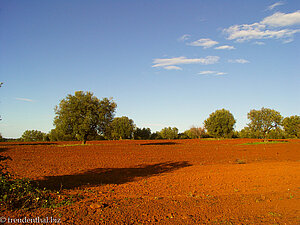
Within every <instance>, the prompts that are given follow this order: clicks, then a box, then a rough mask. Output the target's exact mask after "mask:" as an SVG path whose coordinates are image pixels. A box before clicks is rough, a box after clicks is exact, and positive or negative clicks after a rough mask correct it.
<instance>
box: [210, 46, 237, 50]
mask: <svg viewBox="0 0 300 225" xmlns="http://www.w3.org/2000/svg"><path fill="white" fill-rule="evenodd" d="M215 49H217V50H223V49H224V50H232V49H235V47H233V46H230V45H222V46H218V47H215Z"/></svg>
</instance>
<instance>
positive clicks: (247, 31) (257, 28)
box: [223, 11, 300, 42]
mask: <svg viewBox="0 0 300 225" xmlns="http://www.w3.org/2000/svg"><path fill="white" fill-rule="evenodd" d="M296 24H300V11H297V12H294V13H289V14H284V13H274V14H273V15H272V16H269V17H266V18H265V19H263V20H262V21H261V22H258V23H253V24H242V25H233V26H230V27H229V28H226V29H224V30H223V32H224V33H225V34H227V35H228V37H227V39H228V40H236V41H238V42H244V41H248V40H252V39H271V38H275V39H282V40H283V41H286V39H288V40H293V36H294V34H296V33H298V32H300V29H275V27H282V26H292V25H296Z"/></svg>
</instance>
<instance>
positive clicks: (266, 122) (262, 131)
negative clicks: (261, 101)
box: [248, 107, 282, 139]
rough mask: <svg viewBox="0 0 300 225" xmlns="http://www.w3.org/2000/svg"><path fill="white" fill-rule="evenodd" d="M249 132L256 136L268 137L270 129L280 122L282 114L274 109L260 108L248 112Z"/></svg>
mask: <svg viewBox="0 0 300 225" xmlns="http://www.w3.org/2000/svg"><path fill="white" fill-rule="evenodd" d="M248 119H249V120H250V123H249V124H248V127H249V131H250V133H251V134H252V135H253V136H254V137H256V138H261V137H263V138H265V139H266V138H268V135H269V133H270V131H271V130H275V129H277V128H278V127H279V126H280V125H281V122H282V116H281V115H280V113H279V112H277V111H275V110H274V109H268V108H264V107H263V108H261V109H260V110H255V109H253V110H251V111H250V112H249V113H248Z"/></svg>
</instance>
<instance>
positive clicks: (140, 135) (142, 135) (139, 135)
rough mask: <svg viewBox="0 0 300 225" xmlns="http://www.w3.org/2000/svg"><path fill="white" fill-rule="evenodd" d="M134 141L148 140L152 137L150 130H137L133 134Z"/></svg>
mask: <svg viewBox="0 0 300 225" xmlns="http://www.w3.org/2000/svg"><path fill="white" fill-rule="evenodd" d="M133 136H134V139H136V140H148V139H150V137H151V129H150V128H145V127H144V128H142V129H141V128H138V127H137V128H136V129H135V130H134V132H133Z"/></svg>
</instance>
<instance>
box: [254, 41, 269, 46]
mask: <svg viewBox="0 0 300 225" xmlns="http://www.w3.org/2000/svg"><path fill="white" fill-rule="evenodd" d="M253 44H255V45H265V44H266V43H265V42H262V41H256V42H254V43H253Z"/></svg>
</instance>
